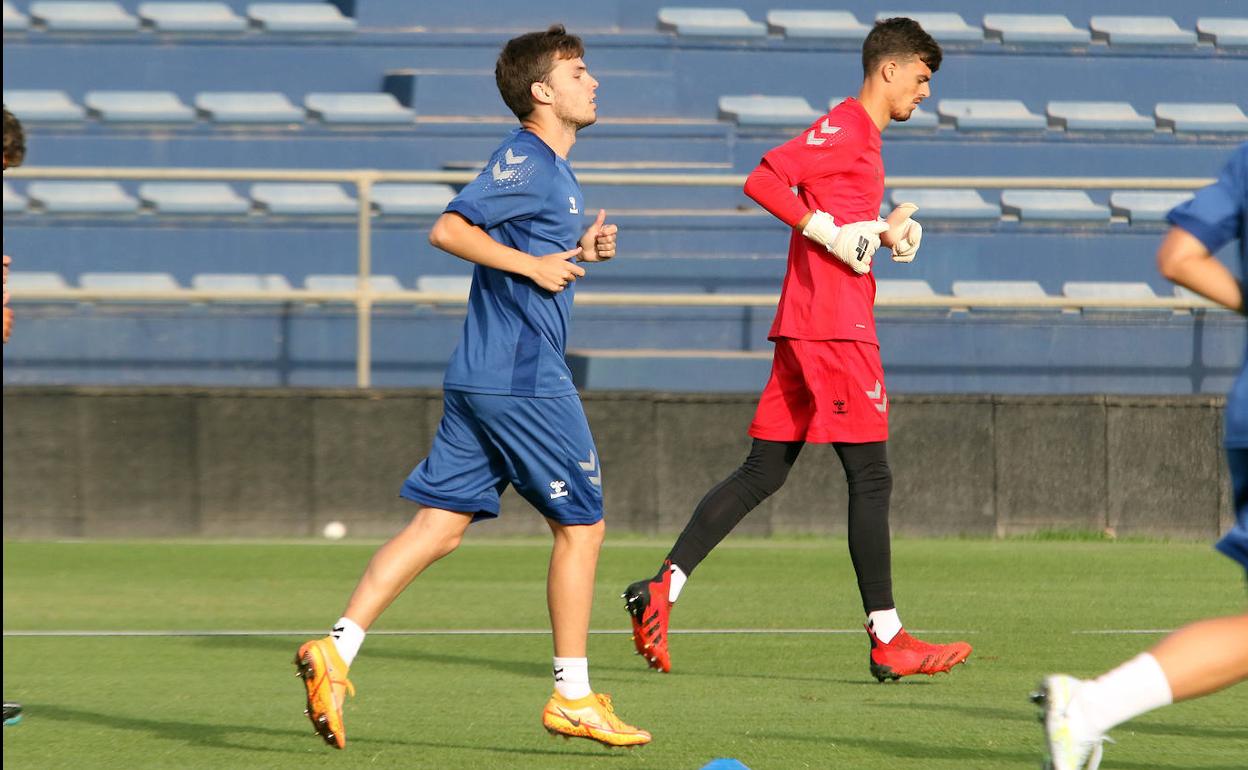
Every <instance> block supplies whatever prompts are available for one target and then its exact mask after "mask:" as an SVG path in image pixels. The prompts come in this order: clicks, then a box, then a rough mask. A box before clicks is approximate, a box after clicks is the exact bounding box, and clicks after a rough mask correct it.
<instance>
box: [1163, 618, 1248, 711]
mask: <svg viewBox="0 0 1248 770" xmlns="http://www.w3.org/2000/svg"><path fill="white" fill-rule="evenodd" d="M1150 652H1151V653H1152V655H1153V657H1154V658H1156V659H1157V662H1158V663H1159V664H1160V665H1161V670H1162V671H1163V672H1164V673H1165V675H1166V681H1168V682H1169V683H1170V692H1171V694H1172V695H1173V697H1174V700H1176V701H1180V700H1187V699H1188V698H1198V697H1200V696H1201V695H1208V694H1209V693H1212V692H1217V691H1218V690H1221V689H1222V688H1224V687H1229V686H1231V685H1233V684H1235V683H1236V682H1240V681H1243V680H1244V679H1248V614H1244V615H1232V616H1231V617H1226V618H1214V619H1212V620H1201V621H1198V622H1196V623H1192V624H1191V625H1189V626H1184V627H1183V628H1180V629H1179V630H1178V631H1175V632H1174V633H1173V634H1170V635H1169V636H1167V637H1166V638H1165V639H1163V640H1161V643H1159V644H1158V645H1157V646H1156V647H1154V648H1153V649H1152V650H1150Z"/></svg>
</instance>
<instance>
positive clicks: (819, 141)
mask: <svg viewBox="0 0 1248 770" xmlns="http://www.w3.org/2000/svg"><path fill="white" fill-rule="evenodd" d="M840 130H841V127H840V126H834V125H832V124H831V123H829V122H828V119H827V118H824V119H823V122H822V123H820V124H819V134H820V136H816V135H815V129H813V128H812V129H810V133H808V134H806V144H813V145H814V146H816V147H822V146H823V144H824V142H826V141H828V137H829V136H831V135H833V134H835V133H836V132H837V131H840Z"/></svg>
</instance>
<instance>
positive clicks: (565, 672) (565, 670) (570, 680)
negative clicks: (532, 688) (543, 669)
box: [554, 656, 593, 700]
mask: <svg viewBox="0 0 1248 770" xmlns="http://www.w3.org/2000/svg"><path fill="white" fill-rule="evenodd" d="M554 671H555V692H557V693H559V694H560V695H562V696H563V697H564V698H566V699H568V700H577V699H578V698H584V697H585V696H586V695H589V694H590V693H591V692H593V690H591V689H590V687H589V658H560V657H558V656H556V657H555V669H554Z"/></svg>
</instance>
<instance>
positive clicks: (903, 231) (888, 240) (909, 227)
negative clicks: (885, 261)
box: [880, 203, 923, 262]
mask: <svg viewBox="0 0 1248 770" xmlns="http://www.w3.org/2000/svg"><path fill="white" fill-rule="evenodd" d="M918 210H919V207H918V206H916V205H915V204H913V203H902V204H900V205H899V206H897V208H895V209H893V213H891V214H889V215H888V219H886V220H884V221H885V222H886V223H887V224H888V232H886V233H884V234H883V235H881V236H880V242H881V243H883V244H884V245H885V246H887V247H889V248H890V249H892V250H893V261H894V262H913V261H914V255H915V254H917V253H918V252H919V242H920V241H922V240H923V225H920V224H919V223H918V222H917V221H915V220H913V219H911V218H910V217H911V215H913V214H914V212H916V211H918Z"/></svg>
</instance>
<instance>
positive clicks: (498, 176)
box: [490, 147, 529, 182]
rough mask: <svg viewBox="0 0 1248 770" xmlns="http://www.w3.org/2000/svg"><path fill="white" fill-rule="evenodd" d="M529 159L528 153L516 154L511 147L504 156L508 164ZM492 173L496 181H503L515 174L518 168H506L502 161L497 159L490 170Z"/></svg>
mask: <svg viewBox="0 0 1248 770" xmlns="http://www.w3.org/2000/svg"><path fill="white" fill-rule="evenodd" d="M528 159H529V156H528V155H516V154H515V153H514V152H512V151H511V148H510V147H508V148H507V154H506V155H504V156H503V161H505V162H506V163H507V165H508V166H515V165H518V164H520V163H523V162H525V161H526V160H528ZM490 174H492V175H493V176H494V181H495V182H503V181H506V180H508V179H511V178H512V177H513V176H515V175H516V170H515V169H514V168H509V169H506V170H504V169H503V165H502V163H501V162H499V161H495V162H494V168H492V169H491V170H490Z"/></svg>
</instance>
